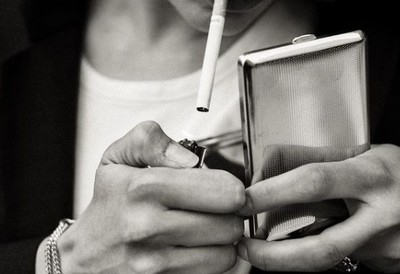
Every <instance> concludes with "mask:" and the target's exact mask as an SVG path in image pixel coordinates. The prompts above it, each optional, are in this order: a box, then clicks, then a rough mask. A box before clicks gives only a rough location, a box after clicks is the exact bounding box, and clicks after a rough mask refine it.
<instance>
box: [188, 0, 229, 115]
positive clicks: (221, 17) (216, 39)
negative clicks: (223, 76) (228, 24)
mask: <svg viewBox="0 0 400 274" xmlns="http://www.w3.org/2000/svg"><path fill="white" fill-rule="evenodd" d="M227 4H228V0H215V2H214V5H213V11H212V15H211V21H210V28H209V31H208V37H207V45H206V51H205V53H204V61H203V68H202V71H201V78H200V86H199V93H198V95H197V103H196V106H197V110H198V111H201V112H208V110H209V109H210V101H211V93H212V89H213V85H214V76H215V70H216V67H217V60H218V56H219V49H220V47H221V40H222V34H223V32H224V24H225V12H226V6H227Z"/></svg>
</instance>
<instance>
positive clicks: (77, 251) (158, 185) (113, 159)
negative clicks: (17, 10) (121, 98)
mask: <svg viewBox="0 0 400 274" xmlns="http://www.w3.org/2000/svg"><path fill="white" fill-rule="evenodd" d="M197 161H198V158H197V156H195V155H194V154H192V153H191V152H189V151H188V150H186V149H184V148H182V147H181V146H180V145H178V144H177V143H176V142H174V141H172V140H171V139H169V138H168V137H167V136H166V135H165V134H164V133H163V131H162V130H161V128H160V127H159V126H158V124H156V123H154V122H143V123H141V124H139V125H138V126H136V127H135V128H134V129H133V130H132V131H131V132H129V133H128V134H127V135H126V136H125V137H123V138H121V139H120V140H118V141H116V142H115V143H113V144H112V145H111V146H110V147H109V148H108V149H107V151H106V152H105V153H104V155H103V158H102V160H101V164H100V166H99V168H98V170H97V174H96V182H95V189H94V196H93V199H92V201H91V203H90V205H89V207H88V208H87V210H86V211H85V212H84V213H83V216H82V217H81V218H79V219H78V220H77V221H76V223H75V224H74V225H73V226H71V228H70V229H68V230H67V231H66V232H65V233H64V234H63V235H62V236H61V237H60V239H59V242H58V245H59V249H60V256H61V258H62V260H61V264H62V266H63V273H161V272H162V273H170V272H171V273H221V272H223V271H226V270H228V269H230V268H231V267H233V265H234V264H235V263H236V258H237V257H236V256H237V254H236V251H235V248H234V246H233V243H234V242H235V241H237V240H238V239H239V238H240V237H241V235H242V233H243V219H242V218H241V217H239V216H236V215H234V214H233V212H235V211H236V210H238V209H239V208H241V207H242V206H243V204H244V198H245V196H244V187H243V185H242V183H241V182H240V181H239V180H238V179H236V178H235V177H234V176H233V175H231V174H229V173H227V172H225V171H219V170H206V169H191V168H190V167H192V166H194V165H195V164H196V163H197ZM148 165H150V166H152V168H147V166H148ZM206 194H207V195H206Z"/></svg>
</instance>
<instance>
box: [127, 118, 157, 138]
mask: <svg viewBox="0 0 400 274" xmlns="http://www.w3.org/2000/svg"><path fill="white" fill-rule="evenodd" d="M160 129H161V127H160V125H159V124H157V123H156V122H154V121H144V122H141V123H139V124H138V125H136V126H135V127H134V128H133V129H132V131H131V134H132V136H133V137H134V140H138V141H141V142H143V141H145V140H146V139H148V137H149V136H151V135H152V134H153V133H154V132H155V131H158V130H160Z"/></svg>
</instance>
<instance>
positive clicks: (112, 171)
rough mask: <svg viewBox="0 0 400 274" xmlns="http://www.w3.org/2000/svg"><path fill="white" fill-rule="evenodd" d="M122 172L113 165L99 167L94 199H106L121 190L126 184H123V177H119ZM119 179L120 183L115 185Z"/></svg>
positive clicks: (96, 175)
mask: <svg viewBox="0 0 400 274" xmlns="http://www.w3.org/2000/svg"><path fill="white" fill-rule="evenodd" d="M121 171H122V170H121V168H119V167H117V166H113V165H106V166H100V167H98V168H97V170H96V174H95V183H94V192H93V199H104V198H105V197H106V196H110V194H111V193H116V192H118V191H119V190H121V187H123V185H124V182H121V180H123V179H122V178H123V177H121V176H118V174H120V173H121ZM117 178H118V180H120V181H119V183H118V184H115V181H116V180H117Z"/></svg>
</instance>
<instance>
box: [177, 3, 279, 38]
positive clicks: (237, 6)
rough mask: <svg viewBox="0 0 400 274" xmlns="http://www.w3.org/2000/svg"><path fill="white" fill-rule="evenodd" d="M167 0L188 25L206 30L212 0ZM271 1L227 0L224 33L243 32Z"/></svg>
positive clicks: (234, 33) (235, 33) (229, 34)
mask: <svg viewBox="0 0 400 274" xmlns="http://www.w3.org/2000/svg"><path fill="white" fill-rule="evenodd" d="M169 1H170V2H171V4H172V5H173V6H174V7H175V9H176V10H177V11H178V13H179V14H180V15H181V16H182V17H183V18H184V19H185V21H186V22H187V23H188V24H189V25H191V26H192V27H193V28H195V29H197V30H199V31H202V32H207V31H208V25H209V23H210V17H211V12H212V6H213V3H214V1H213V0H211V1H204V0H192V1H182V0H169ZM272 3H273V0H250V1H242V0H233V1H229V2H228V10H227V13H226V26H225V29H224V34H225V35H227V36H233V35H237V34H239V33H241V32H243V30H245V29H246V28H247V27H248V26H249V25H250V24H251V23H252V22H254V20H255V18H257V17H258V16H259V15H260V14H261V13H262V12H264V11H265V9H267V8H268V7H269V6H270V5H271V4H272Z"/></svg>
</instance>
